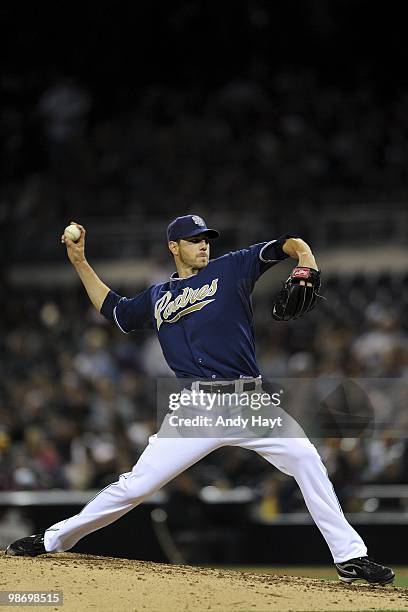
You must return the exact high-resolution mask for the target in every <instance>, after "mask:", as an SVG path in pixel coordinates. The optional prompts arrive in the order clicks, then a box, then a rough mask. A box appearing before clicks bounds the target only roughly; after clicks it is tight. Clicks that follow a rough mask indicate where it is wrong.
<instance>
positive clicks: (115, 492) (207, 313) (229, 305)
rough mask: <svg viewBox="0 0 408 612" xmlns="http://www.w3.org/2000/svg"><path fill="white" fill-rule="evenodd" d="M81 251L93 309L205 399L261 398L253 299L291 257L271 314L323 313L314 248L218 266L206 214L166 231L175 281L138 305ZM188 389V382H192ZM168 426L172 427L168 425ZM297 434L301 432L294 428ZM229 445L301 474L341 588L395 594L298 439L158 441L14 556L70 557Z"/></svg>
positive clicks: (306, 444) (16, 545)
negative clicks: (134, 336) (151, 342)
mask: <svg viewBox="0 0 408 612" xmlns="http://www.w3.org/2000/svg"><path fill="white" fill-rule="evenodd" d="M76 226H77V227H78V228H79V230H80V232H81V235H80V238H79V239H78V240H77V241H76V242H74V241H72V240H71V239H69V238H66V237H65V236H64V235H63V236H62V237H61V240H62V242H63V243H65V246H66V249H67V254H68V257H69V259H70V261H71V263H72V265H73V266H74V268H75V270H76V272H77V273H78V275H79V277H80V279H81V281H82V283H83V284H84V287H85V289H86V291H87V293H88V295H89V298H90V300H91V302H92V304H93V305H94V307H95V308H96V309H97V310H98V312H101V314H102V315H103V316H104V317H106V318H108V319H110V320H111V321H114V322H115V323H116V325H117V326H118V327H119V329H120V330H121V331H122V332H123V333H125V334H128V333H130V332H132V331H135V330H137V329H141V328H144V329H145V328H150V329H153V330H154V331H155V333H156V334H157V337H158V340H159V342H160V345H161V348H162V350H163V354H164V357H165V359H166V361H167V363H168V364H169V366H170V368H171V369H172V370H173V372H174V373H175V375H176V377H177V379H178V380H179V381H180V382H181V386H182V387H183V385H184V386H185V391H186V392H187V393H188V392H192V391H193V390H196V391H200V390H202V391H205V393H206V394H208V393H211V392H214V393H215V392H217V393H218V394H221V395H222V393H223V392H226V391H227V390H228V392H230V391H234V392H236V393H237V394H238V396H239V394H242V393H249V394H250V393H253V392H255V391H259V390H261V389H262V379H261V375H260V371H259V368H258V364H257V361H256V357H255V342H254V326H253V311H252V304H251V293H252V291H253V288H254V285H255V283H256V281H257V280H258V279H259V277H260V276H261V275H262V274H264V272H266V271H267V270H269V268H271V267H272V266H274V265H275V264H277V263H278V262H280V261H282V260H283V259H285V258H287V257H289V256H290V257H292V258H294V259H296V260H297V266H296V267H295V268H294V270H293V272H292V273H291V275H290V277H289V278H288V280H287V281H286V283H285V284H284V287H283V289H282V291H281V292H280V293H279V295H278V297H277V299H276V300H275V302H274V304H273V306H272V317H273V318H274V319H276V320H280V321H287V320H290V319H295V318H298V317H300V316H302V315H304V314H306V313H307V312H309V311H310V310H311V309H312V308H313V307H315V306H316V304H317V303H318V301H319V299H320V296H319V288H320V272H319V270H318V268H317V265H316V261H315V258H314V256H313V254H312V251H311V249H310V248H309V246H308V245H307V244H306V243H305V242H304V241H303V240H301V239H300V238H296V237H293V236H290V235H288V234H285V235H283V236H281V237H279V238H277V239H275V240H270V241H267V242H262V243H259V244H254V245H252V246H249V247H248V248H244V249H242V250H238V251H234V252H230V253H227V254H226V255H223V256H222V257H218V258H216V259H210V242H211V240H214V239H216V238H218V237H219V233H218V232H217V231H216V230H214V229H209V228H208V227H207V225H206V223H205V221H204V220H203V219H202V218H201V217H200V216H198V215H185V216H182V217H177V218H176V219H174V220H173V221H172V222H171V223H170V225H169V226H168V228H167V241H168V247H169V250H170V252H171V254H172V256H173V258H174V263H175V267H176V270H177V271H176V272H175V273H174V274H172V276H171V277H170V278H169V279H168V280H167V281H166V282H164V283H160V284H156V285H154V286H152V287H149V288H148V289H146V290H145V291H142V292H141V293H139V294H138V295H136V296H135V297H132V298H127V297H123V296H120V295H117V294H116V293H115V292H114V291H112V290H111V289H110V288H109V287H107V286H106V285H105V284H104V283H103V282H102V280H101V279H100V278H99V277H98V276H97V275H96V273H95V272H94V270H93V269H92V267H91V266H90V265H89V263H88V262H87V260H86V257H85V234H86V232H85V229H84V228H83V227H82V226H81V225H79V224H76ZM191 381H192V382H191ZM168 418H169V417H166V419H165V421H164V427H168V424H169V421H168ZM298 429H299V431H300V430H301V428H300V426H298ZM222 446H240V447H242V448H247V449H250V450H253V451H255V452H257V453H258V454H259V455H261V457H263V458H264V459H266V461H268V462H269V463H270V464H271V465H273V466H275V467H276V468H278V469H279V470H281V471H282V472H284V473H285V474H288V475H290V476H293V477H294V478H295V479H296V482H297V484H298V485H299V487H300V490H301V492H302V494H303V497H304V500H305V502H306V505H307V507H308V510H309V512H310V514H311V516H312V517H313V520H314V521H315V523H316V525H317V526H318V528H319V529H320V531H321V533H322V535H323V537H324V538H325V540H326V542H327V545H328V547H329V549H330V552H331V554H332V557H333V561H334V563H335V565H336V568H337V572H338V575H339V578H340V580H342V581H344V582H352V581H354V580H358V579H364V580H366V581H368V582H370V583H376V584H387V583H390V582H392V581H393V579H394V572H393V571H392V570H391V569H390V568H388V567H384V566H383V565H380V564H379V563H376V562H374V561H373V560H372V559H371V558H369V557H368V556H367V548H366V546H365V544H364V542H363V540H362V539H361V537H360V536H359V534H358V533H357V532H356V531H355V530H354V529H353V527H351V525H350V524H349V523H348V522H347V520H346V518H345V516H344V514H343V512H342V509H341V507H340V505H339V502H338V500H337V497H336V495H335V492H334V490H333V486H332V484H331V482H330V480H329V478H328V475H327V471H326V468H325V467H324V465H323V463H322V461H321V459H320V456H319V454H318V452H317V450H316V448H315V447H314V446H313V444H312V443H311V442H310V441H309V440H308V439H307V437H306V436H305V435H304V432H303V431H302V432H301V434H300V435H297V434H294V435H293V436H288V435H286V436H282V435H277V436H268V437H259V436H242V437H239V436H238V435H235V436H233V437H231V436H226V435H225V432H222V431H221V432H220V434H219V435H218V436H217V435H211V436H202V437H188V436H171V435H160V431H159V432H158V434H155V435H153V436H151V437H150V439H149V444H148V446H147V448H146V449H145V451H144V452H143V453H142V455H141V457H140V458H139V460H138V462H137V463H136V465H135V466H134V467H133V469H132V470H131V471H130V472H127V473H124V474H121V475H120V476H119V478H118V480H117V481H116V482H114V483H112V484H111V485H109V486H108V487H106V488H105V489H103V490H102V491H100V493H98V494H97V495H96V496H95V497H94V498H93V499H91V500H90V501H89V502H88V503H87V504H86V506H85V507H84V508H83V509H82V510H81V512H79V513H78V514H76V515H75V516H71V517H69V518H66V519H64V520H61V521H60V522H58V523H56V524H55V525H51V526H50V527H49V528H48V529H46V530H45V532H44V533H40V534H35V535H32V536H30V537H28V538H22V539H20V540H17V541H16V542H13V543H12V544H10V545H9V546H8V548H7V551H6V552H7V554H9V555H28V556H36V555H40V554H44V553H46V552H58V551H66V550H69V549H70V548H72V547H73V546H74V545H75V544H76V542H78V540H80V539H81V538H83V537H84V536H86V535H87V534H89V533H92V532H93V531H95V530H97V529H100V528H101V527H104V526H105V525H109V524H110V523H112V522H113V521H115V520H117V519H118V518H120V517H121V516H123V515H124V514H125V513H126V512H129V511H130V510H132V509H133V508H135V507H136V506H137V505H138V504H140V503H141V502H142V501H143V500H144V499H146V498H147V497H149V496H150V495H152V494H153V493H154V492H156V491H157V490H158V489H160V488H161V487H163V485H165V484H166V483H168V482H169V481H170V480H171V479H173V478H174V477H176V476H177V475H178V474H180V473H181V472H182V471H183V470H186V469H187V468H189V467H190V466H191V465H193V464H194V463H196V462H197V461H199V460H200V459H202V458H203V457H205V456H206V455H208V454H209V453H210V452H212V451H213V450H215V449H217V448H220V447H222Z"/></svg>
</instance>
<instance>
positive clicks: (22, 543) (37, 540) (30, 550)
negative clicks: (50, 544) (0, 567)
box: [5, 533, 47, 557]
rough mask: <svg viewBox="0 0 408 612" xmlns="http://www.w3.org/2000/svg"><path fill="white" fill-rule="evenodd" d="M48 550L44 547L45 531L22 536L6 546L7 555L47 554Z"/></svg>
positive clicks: (30, 555)
mask: <svg viewBox="0 0 408 612" xmlns="http://www.w3.org/2000/svg"><path fill="white" fill-rule="evenodd" d="M46 553H47V551H46V550H45V547H44V533H37V534H36V535H32V536H29V537H28V538H21V539H20V540H16V541H15V542H12V543H11V544H9V545H8V546H7V548H6V551H5V554H6V555H15V556H17V557H36V556H37V555H45V554H46Z"/></svg>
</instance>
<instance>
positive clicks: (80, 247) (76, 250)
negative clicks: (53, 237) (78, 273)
mask: <svg viewBox="0 0 408 612" xmlns="http://www.w3.org/2000/svg"><path fill="white" fill-rule="evenodd" d="M70 223H71V224H72V223H73V224H74V225H76V226H77V227H78V228H79V229H80V231H81V235H80V237H79V238H78V240H77V241H76V242H74V241H73V240H70V239H69V238H66V237H65V234H62V236H61V242H62V244H65V246H66V247H67V255H68V257H69V260H70V262H71V263H72V265H73V266H78V265H80V264H81V263H84V262H85V261H86V258H85V234H86V230H85V228H84V227H83V226H82V225H80V224H79V223H77V222H76V221H71V222H70Z"/></svg>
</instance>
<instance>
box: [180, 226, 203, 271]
mask: <svg viewBox="0 0 408 612" xmlns="http://www.w3.org/2000/svg"><path fill="white" fill-rule="evenodd" d="M178 245H179V251H178V254H179V258H180V262H181V263H182V264H183V265H184V266H186V267H189V268H193V269H196V270H201V268H205V266H206V265H207V264H208V261H209V259H210V243H209V240H208V238H207V236H205V235H203V234H199V235H198V236H193V237H192V238H184V239H182V240H180V241H179V243H178Z"/></svg>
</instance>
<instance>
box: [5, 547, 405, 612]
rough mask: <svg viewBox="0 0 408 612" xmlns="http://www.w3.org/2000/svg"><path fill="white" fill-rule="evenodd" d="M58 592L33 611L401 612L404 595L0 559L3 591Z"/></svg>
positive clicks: (162, 569) (315, 583) (142, 567)
mask: <svg viewBox="0 0 408 612" xmlns="http://www.w3.org/2000/svg"><path fill="white" fill-rule="evenodd" d="M11 590H12V591H63V596H64V603H63V606H61V607H57V606H55V605H53V604H52V605H51V606H41V607H39V606H30V609H35V610H43V611H44V610H47V609H50V607H51V608H52V609H54V610H61V612H71V611H72V612H78V611H79V610H89V609H93V610H96V611H97V612H100V611H105V610H106V611H109V612H111V611H112V610H119V611H124V612H125V611H126V612H129V611H131V610H132V611H133V610H134V611H141V610H146V612H156V611H157V612H180V611H182V610H190V611H191V612H201V611H204V610H205V611H208V610H210V611H212V612H214V611H216V610H218V611H220V612H226V611H227V610H234V612H244V611H245V612H248V611H249V610H262V611H267V610H281V611H285V610H286V611H289V610H292V611H293V612H295V611H296V612H298V611H301V610H319V612H321V611H324V610H330V611H332V610H343V611H344V610H406V609H407V608H408V590H406V589H400V588H395V587H392V586H388V587H373V586H370V585H360V586H357V585H354V586H347V585H343V584H341V583H338V582H326V581H323V580H313V579H310V578H299V577H297V578H295V577H291V576H274V575H271V574H251V573H249V572H237V571H231V570H215V569H206V568H200V567H191V566H187V565H165V564H158V563H150V562H146V561H133V560H128V559H114V558H112V557H96V556H91V555H79V554H74V553H54V554H48V555H44V556H39V557H35V558H29V557H28V558H27V557H9V556H7V555H0V591H11Z"/></svg>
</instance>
